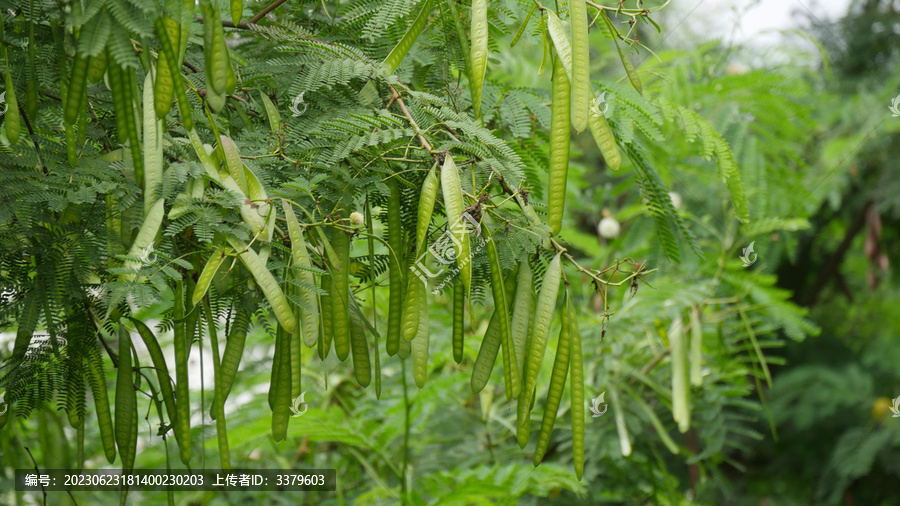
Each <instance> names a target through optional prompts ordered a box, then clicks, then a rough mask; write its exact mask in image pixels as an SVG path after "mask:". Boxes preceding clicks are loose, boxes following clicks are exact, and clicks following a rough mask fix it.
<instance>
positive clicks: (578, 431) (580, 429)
mask: <svg viewBox="0 0 900 506" xmlns="http://www.w3.org/2000/svg"><path fill="white" fill-rule="evenodd" d="M566 311H567V312H568V313H569V339H570V340H571V347H570V350H571V351H570V353H569V377H570V378H571V382H570V384H569V397H570V399H571V410H572V458H573V460H574V463H575V476H577V477H578V479H579V480H580V479H581V476H582V474H583V473H584V358H583V356H582V354H581V334H580V333H579V332H578V322H577V320H576V318H575V311H574V309H573V308H572V300H571V299H569V298H568V297H567V300H566Z"/></svg>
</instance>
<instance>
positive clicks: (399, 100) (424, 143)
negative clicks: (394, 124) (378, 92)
mask: <svg viewBox="0 0 900 506" xmlns="http://www.w3.org/2000/svg"><path fill="white" fill-rule="evenodd" d="M388 86H390V87H391V99H392V100H395V101H396V102H397V104H398V105H399V106H400V110H401V111H403V115H404V116H406V119H407V120H408V121H409V124H410V125H412V126H413V128H415V129H416V135H417V136H419V140H420V141H422V147H424V148H425V149H427V150H428V151H432V147H431V143H430V142H428V139H426V138H425V136H424V135H422V134H421V130H420V129H419V125H418V124H416V120H414V119H413V117H412V115H411V114H410V113H409V109H407V108H406V104H404V103H403V99H402V98H400V92H398V91H397V89H396V88H394V86H393V85H391V84H389V85H388Z"/></svg>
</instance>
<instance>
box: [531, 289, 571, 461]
mask: <svg viewBox="0 0 900 506" xmlns="http://www.w3.org/2000/svg"><path fill="white" fill-rule="evenodd" d="M565 298H566V303H567V305H566V306H563V311H562V325H561V326H560V330H559V341H557V344H556V359H555V360H554V361H553V372H552V373H551V375H550V386H549V387H548V389H547V404H546V406H544V418H543V420H542V421H541V430H540V432H539V433H538V440H537V445H536V446H535V447H534V457H533V459H532V460H533V462H534V465H538V464H540V463H541V460H543V459H544V453H545V452H546V451H547V444H548V443H549V442H550V433H551V432H552V431H553V425H554V423H556V412H557V411H558V410H559V401H560V400H561V399H562V395H563V390H564V389H565V387H566V375H567V374H568V373H569V352H570V349H571V326H570V325H569V319H570V318H571V317H572V315H570V314H569V310H568V300H569V297H568V294H566V297H565Z"/></svg>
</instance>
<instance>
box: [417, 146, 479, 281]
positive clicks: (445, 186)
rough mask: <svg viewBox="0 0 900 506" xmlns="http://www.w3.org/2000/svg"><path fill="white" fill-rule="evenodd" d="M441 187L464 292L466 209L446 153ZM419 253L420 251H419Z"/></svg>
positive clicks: (468, 277) (467, 274) (468, 270)
mask: <svg viewBox="0 0 900 506" xmlns="http://www.w3.org/2000/svg"><path fill="white" fill-rule="evenodd" d="M441 189H442V190H443V195H444V209H445V210H446V211H447V230H449V231H450V233H451V235H452V236H453V242H454V243H455V244H456V245H459V250H458V251H457V252H456V262H457V266H458V267H459V276H460V279H462V282H463V286H465V289H466V294H467V295H468V294H469V292H470V291H471V286H472V261H471V259H470V258H469V234H468V230H467V228H466V221H467V220H466V219H465V218H464V217H463V213H464V212H465V210H466V206H465V203H464V201H463V194H462V184H461V183H460V180H459V169H457V168H456V162H454V161H453V156H451V155H450V153H447V156H445V157H444V166H443V167H442V168H441ZM419 254H420V255H421V253H419Z"/></svg>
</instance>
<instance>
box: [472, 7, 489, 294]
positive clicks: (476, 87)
mask: <svg viewBox="0 0 900 506" xmlns="http://www.w3.org/2000/svg"><path fill="white" fill-rule="evenodd" d="M487 4H488V3H487V0H472V26H471V29H470V40H471V49H470V50H469V64H470V66H471V67H470V68H471V70H470V71H469V79H470V80H471V83H470V84H471V85H472V107H473V108H474V109H475V117H476V118H481V93H482V88H483V87H484V76H485V72H486V71H487V58H488V20H487V11H488V9H487ZM467 286H468V285H467Z"/></svg>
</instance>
